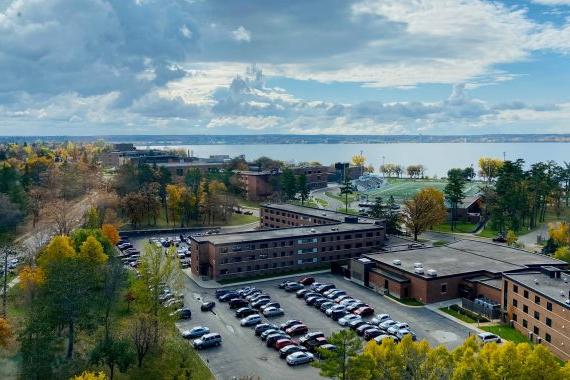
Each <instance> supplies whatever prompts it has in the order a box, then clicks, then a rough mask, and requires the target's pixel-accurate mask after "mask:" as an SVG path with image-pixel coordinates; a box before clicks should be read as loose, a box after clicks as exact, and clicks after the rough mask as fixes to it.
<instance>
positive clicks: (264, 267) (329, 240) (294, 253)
mask: <svg viewBox="0 0 570 380" xmlns="http://www.w3.org/2000/svg"><path fill="white" fill-rule="evenodd" d="M282 206H283V209H282V212H283V213H285V214H289V217H290V218H291V219H292V220H299V221H300V220H302V221H303V222H302V224H301V223H300V222H299V224H296V225H293V226H291V225H288V224H287V223H286V222H285V223H283V224H282V227H275V226H274V227H273V228H272V229H265V230H258V231H249V232H241V233H229V234H219V235H210V236H193V237H191V243H190V244H191V251H192V272H193V273H194V274H195V275H200V276H206V277H208V278H210V279H214V280H221V279H228V278H236V277H251V276H258V275H266V274H279V273H283V272H290V271H298V270H304V269H311V268H322V267H323V266H330V265H332V264H334V265H339V264H341V263H347V262H348V261H349V260H350V259H351V258H353V257H358V256H360V255H361V254H363V253H370V252H376V251H378V250H379V249H380V248H381V247H382V246H383V245H384V239H385V222H384V221H383V220H373V219H362V220H360V219H358V218H352V217H349V219H346V220H345V219H343V220H340V215H339V214H340V213H332V214H334V215H335V218H329V219H326V222H324V220H323V221H322V222H321V223H318V222H317V223H314V222H313V221H312V220H308V219H301V217H305V216H306V215H308V214H310V213H312V212H313V211H312V210H313V209H310V210H308V211H307V210H305V209H306V208H305V207H299V206H293V207H290V205H282ZM278 207H279V205H271V210H273V211H274V212H275V211H276V210H279V208H278ZM280 212H281V211H280ZM295 215H297V216H299V219H297V218H295ZM344 216H345V217H346V215H344ZM319 221H321V220H319Z"/></svg>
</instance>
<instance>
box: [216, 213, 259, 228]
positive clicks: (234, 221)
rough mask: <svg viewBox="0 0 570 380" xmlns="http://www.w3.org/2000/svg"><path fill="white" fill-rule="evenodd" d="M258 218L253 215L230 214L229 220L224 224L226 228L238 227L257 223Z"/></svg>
mask: <svg viewBox="0 0 570 380" xmlns="http://www.w3.org/2000/svg"><path fill="white" fill-rule="evenodd" d="M258 221H259V217H257V216H255V215H244V214H232V216H231V218H230V219H229V220H228V221H227V222H226V223H224V225H226V226H239V225H242V224H248V223H253V222H258Z"/></svg>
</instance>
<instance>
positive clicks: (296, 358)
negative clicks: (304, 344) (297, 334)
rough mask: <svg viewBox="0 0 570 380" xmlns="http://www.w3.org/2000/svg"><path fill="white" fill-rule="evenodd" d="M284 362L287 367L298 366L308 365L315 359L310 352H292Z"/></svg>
mask: <svg viewBox="0 0 570 380" xmlns="http://www.w3.org/2000/svg"><path fill="white" fill-rule="evenodd" d="M285 360H286V361H287V364H289V365H299V364H305V363H310V362H312V361H313V360H315V357H314V356H313V354H311V353H310V352H304V351H299V352H294V353H292V354H291V355H289V356H287V359H285Z"/></svg>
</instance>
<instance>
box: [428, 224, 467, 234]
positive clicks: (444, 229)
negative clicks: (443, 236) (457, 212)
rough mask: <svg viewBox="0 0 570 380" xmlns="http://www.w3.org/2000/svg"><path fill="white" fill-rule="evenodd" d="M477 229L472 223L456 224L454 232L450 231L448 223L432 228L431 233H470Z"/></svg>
mask: <svg viewBox="0 0 570 380" xmlns="http://www.w3.org/2000/svg"><path fill="white" fill-rule="evenodd" d="M476 227H477V225H476V224H474V223H466V222H457V223H456V224H455V230H454V231H451V224H450V223H442V224H438V225H437V226H434V227H433V231H437V232H459V233H471V232H473V231H474V230H475V228H476Z"/></svg>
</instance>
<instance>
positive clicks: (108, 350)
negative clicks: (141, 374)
mask: <svg viewBox="0 0 570 380" xmlns="http://www.w3.org/2000/svg"><path fill="white" fill-rule="evenodd" d="M134 362H135V354H134V352H133V350H132V346H131V344H130V343H129V342H128V341H126V340H120V339H119V340H117V339H114V338H113V337H109V338H107V339H103V340H101V341H99V343H97V345H96V346H95V348H94V349H93V351H92V352H91V363H93V364H104V365H107V367H109V379H110V380H113V377H114V373H115V367H119V371H121V372H126V371H127V370H128V368H129V367H130V366H131V364H133V363H134Z"/></svg>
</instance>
